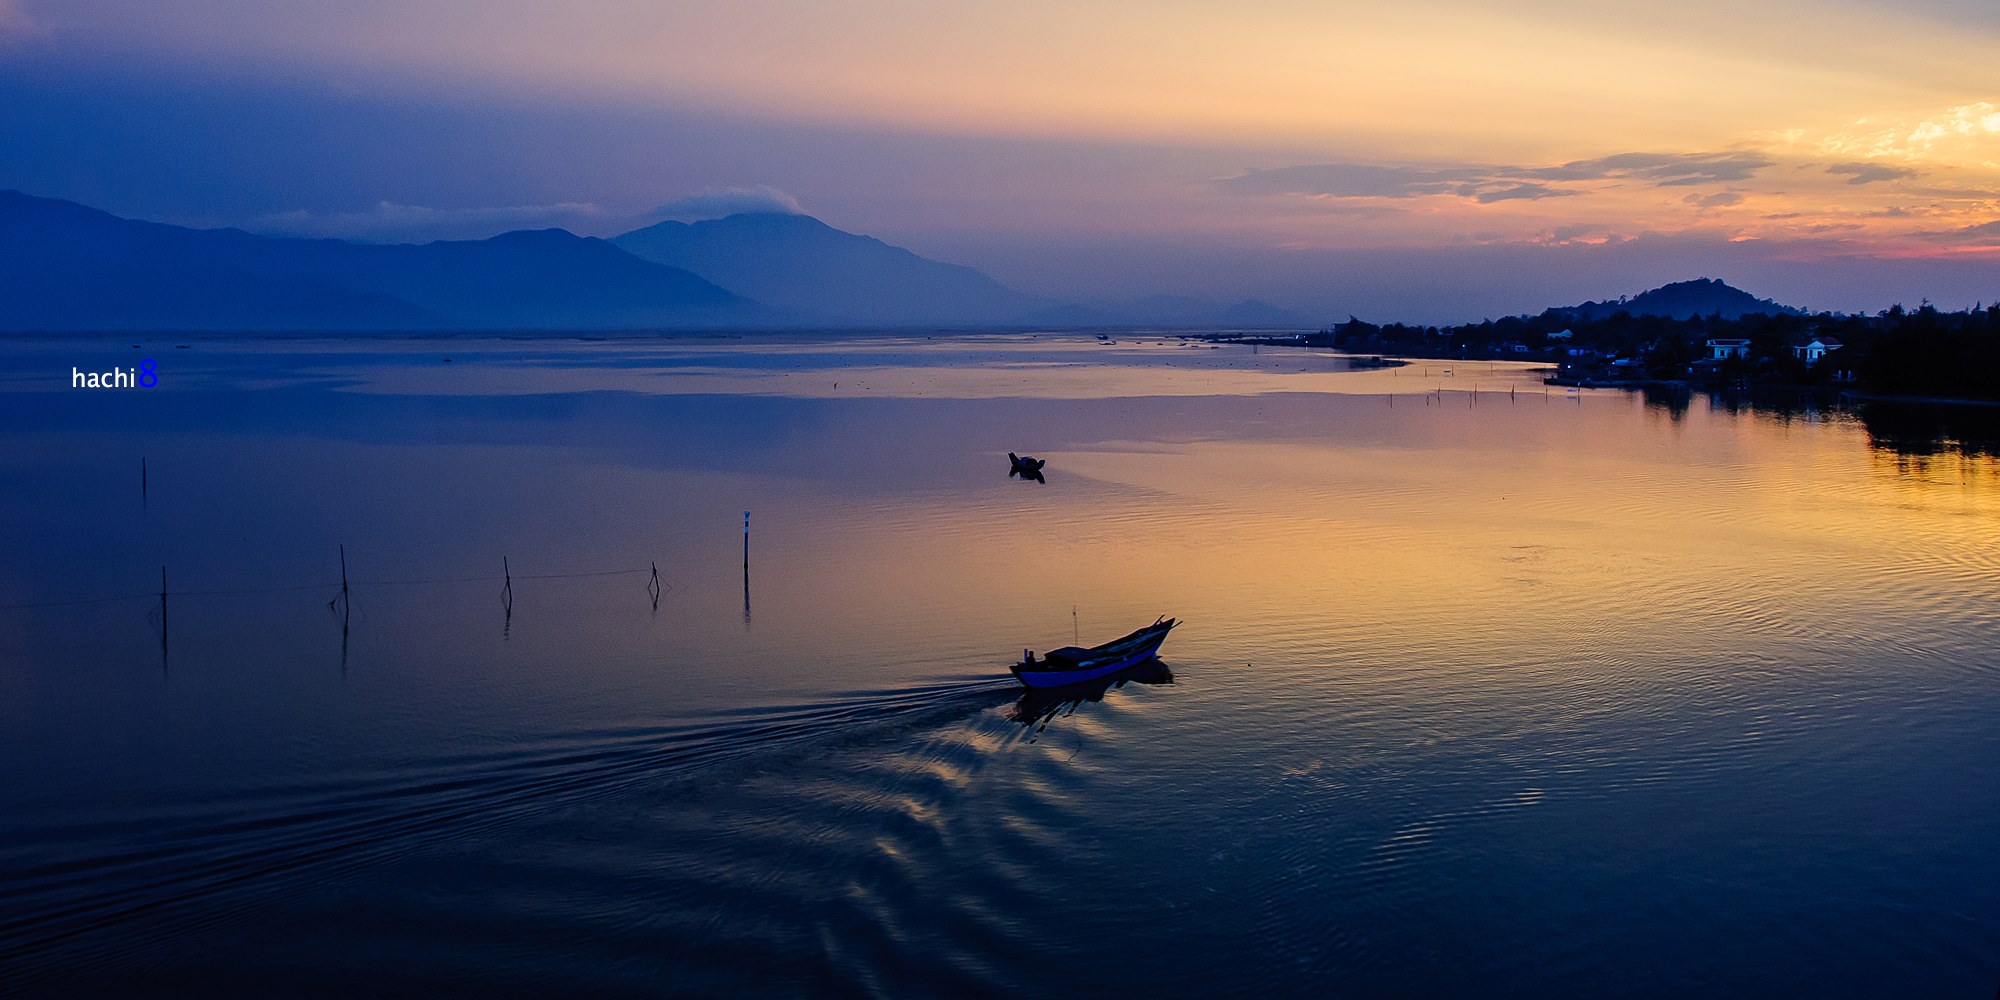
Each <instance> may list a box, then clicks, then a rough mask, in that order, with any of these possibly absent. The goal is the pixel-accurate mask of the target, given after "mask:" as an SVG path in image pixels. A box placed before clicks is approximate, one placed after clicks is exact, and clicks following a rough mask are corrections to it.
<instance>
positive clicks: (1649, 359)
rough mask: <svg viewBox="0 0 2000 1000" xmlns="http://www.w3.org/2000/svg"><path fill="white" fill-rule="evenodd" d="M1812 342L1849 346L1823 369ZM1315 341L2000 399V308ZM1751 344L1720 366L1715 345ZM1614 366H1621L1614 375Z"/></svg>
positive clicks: (1633, 322)
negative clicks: (1808, 347)
mask: <svg viewBox="0 0 2000 1000" xmlns="http://www.w3.org/2000/svg"><path fill="white" fill-rule="evenodd" d="M1814 338H1819V339H1820V340H1822V342H1824V341H1826V340H1828V339H1829V338H1830V339H1832V340H1834V341H1837V342H1838V343H1839V345H1840V346H1839V347H1838V348H1836V349H1834V350H1832V351H1830V352H1828V353H1826V354H1825V355H1824V356H1823V357H1821V358H1819V359H1817V360H1816V361H1812V360H1808V359H1807V357H1806V356H1804V355H1805V354H1806V353H1807V352H1801V351H1798V350H1795V348H1799V347H1802V346H1804V345H1805V344H1807V343H1808V342H1809V341H1811V340H1812V339H1814ZM1307 340H1308V342H1312V343H1319V344H1323V345H1325V346H1329V347H1333V348H1336V349H1339V350H1344V351H1350V352H1356V353H1369V354H1403V355H1409V356H1415V357H1434V358H1515V359H1520V360H1550V361H1556V362H1558V363H1560V364H1563V365H1564V366H1565V368H1566V370H1569V371H1573V372H1575V373H1577V374H1579V375H1589V374H1610V373H1611V372H1613V371H1614V370H1615V371H1616V372H1617V373H1618V374H1620V375H1622V376H1624V377H1627V378H1630V379H1635V380H1636V379H1657V380H1687V379H1695V380H1703V379H1712V380H1718V381H1748V382H1757V383H1765V384H1790V385H1823V384H1830V383H1833V382H1836V381H1841V382H1852V383H1853V385H1854V387H1855V388H1860V389H1865V390H1867V391H1870V392H1877V393H1885V394H1894V395H1911V396H1940V397H1952V398H1965V399H2000V304H1996V305H1992V306H1983V305H1982V306H1975V307H1973V308H1971V309H1966V310H1962V311H1958V312H1946V311H1943V310H1940V309H1938V308H1937V307H1935V306H1933V305H1931V304H1930V303H1928V302H1925V303H1923V304H1922V305H1920V306H1919V307H1918V308H1916V309H1905V308H1904V307H1902V306H1901V305H1897V306H1894V307H1892V308H1889V309H1885V310H1883V311H1881V312H1879V313H1876V314H1875V315H1872V316H1869V315H1848V314H1841V313H1818V314H1804V313H1799V314H1777V315H1771V314H1764V313H1753V314H1750V315H1746V316H1741V317H1738V318H1733V319H1732V318H1724V317H1723V316H1721V315H1719V314H1713V315H1709V316H1689V317H1685V318H1679V319H1676V318H1673V317H1667V316H1651V315H1636V316H1635V315H1633V314H1631V313H1629V312H1623V311H1620V312H1616V313H1613V314H1611V315H1609V316H1604V317H1602V318H1586V317H1584V316H1582V315H1579V314H1577V313H1576V312H1574V311H1570V310H1560V309H1550V310H1548V311H1546V312H1543V313H1542V314H1541V315H1539V316H1508V317H1503V318H1501V319H1490V320H1486V321H1483V322H1480V323H1467V324H1463V325H1459V326H1414V325H1409V324H1403V323H1391V324H1386V325H1376V324H1373V323H1369V322H1365V321H1363V320H1359V319H1355V318H1353V317H1349V319H1348V321H1347V322H1345V323H1340V324H1337V325H1335V326H1333V327H1330V328H1328V329H1325V330H1321V331H1320V332H1319V334H1318V335H1317V336H1315V337H1310V338H1307ZM1731 340H1735V341H1744V342H1746V343H1745V344H1744V346H1743V348H1742V349H1741V350H1740V351H1730V352H1728V353H1729V355H1730V356H1728V357H1725V358H1717V357H1716V356H1715V355H1716V353H1717V352H1716V350H1715V348H1714V347H1712V346H1711V344H1710V342H1711V341H1731ZM1614 363H1615V364H1616V365H1617V367H1616V369H1613V367H1612V366H1613V365H1614Z"/></svg>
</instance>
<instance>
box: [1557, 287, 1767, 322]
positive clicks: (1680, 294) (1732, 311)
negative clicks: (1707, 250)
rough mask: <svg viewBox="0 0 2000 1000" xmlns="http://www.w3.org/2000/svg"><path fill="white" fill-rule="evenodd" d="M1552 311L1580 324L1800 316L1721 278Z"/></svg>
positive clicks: (1660, 288) (1659, 288)
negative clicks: (1624, 317)
mask: <svg viewBox="0 0 2000 1000" xmlns="http://www.w3.org/2000/svg"><path fill="white" fill-rule="evenodd" d="M1549 311H1550V312H1552V313H1558V314H1565V315H1568V316H1570V317H1571V318H1573V319H1576V320H1578V321H1589V320H1599V319H1606V318H1608V317H1611V316H1615V315H1617V314H1618V313H1621V312H1624V313H1630V314H1631V315H1633V316H1665V317H1667V318H1669V319H1688V318H1690V317H1695V316H1713V315H1716V314H1720V315H1721V316H1722V318H1723V319H1741V318H1742V317H1744V316H1749V315H1752V314H1755V313H1762V314H1764V315H1766V316H1782V315H1795V314H1797V313H1798V312H1799V310H1797V309H1794V308H1792V307H1791V306H1784V305H1779V304H1778V303H1776V302H1773V301H1771V300H1770V299H1760V298H1758V297H1756V296H1754V295H1751V294H1750V293H1749V292H1746V291H1744V290H1742V289H1740V288H1736V287H1734V286H1731V285H1729V284H1727V283H1726V282H1723V281H1722V280H1720V279H1717V278H1696V279H1695V280H1693V281H1676V282H1673V283H1672V284H1667V285H1661V286H1660V287H1658V288H1655V289H1653V290H1651V291H1647V292H1641V293H1639V294H1638V295H1634V296H1632V297H1631V298H1626V299H1617V300H1615V301H1611V300H1607V301H1604V302H1585V303H1583V304H1581V305H1574V306H1564V307H1558V308H1555V309H1551V310H1549Z"/></svg>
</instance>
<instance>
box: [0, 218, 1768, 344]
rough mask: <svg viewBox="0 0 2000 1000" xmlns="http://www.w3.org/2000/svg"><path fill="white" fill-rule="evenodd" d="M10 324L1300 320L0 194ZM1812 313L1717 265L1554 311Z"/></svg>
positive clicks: (855, 267)
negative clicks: (179, 220)
mask: <svg viewBox="0 0 2000 1000" xmlns="http://www.w3.org/2000/svg"><path fill="white" fill-rule="evenodd" d="M0 258H3V259H5V260H6V261H7V266H6V267H5V268H0V330H48V331H61V330H107V331H108V330H271V331H286V330H327V331H338V330H453V329H459V330H508V329H513V330H612V329H626V330H658V329H732V328H733V329H748V328H764V329H771V328H792V329H796V328H815V327H819V328H854V327H873V328H899V327H901V328H910V327H923V328H932V329H960V328H979V327H983V328H989V329H991V328H1010V327H1011V328H1043V329H1061V328H1070V329H1077V328H1091V327H1131V326H1149V327H1170V328H1171V327H1179V328H1192V327H1223V328H1234V329H1301V328H1310V327H1311V326H1313V325H1315V324H1314V322H1313V320H1312V318H1311V317H1307V316H1303V315H1300V314H1298V313H1293V312H1289V311H1287V310H1284V309H1280V308H1278V307H1276V306H1272V305H1270V304H1268V303H1264V302H1259V301H1257V300H1254V299H1251V300H1245V301H1242V302H1237V303H1218V302H1208V301H1203V300H1198V299H1193V298H1187V297H1182V296H1166V295H1162V296H1152V297H1148V298H1141V299H1132V300H1125V301H1116V302H1101V303H1087V304H1083V303H1064V302H1056V301H1051V300H1047V299H1040V298H1036V297H1034V296H1030V295H1026V294H1023V293H1021V292H1018V291H1015V290H1014V289H1011V288H1008V287H1007V286H1005V285H1003V284H1001V283H1000V282H998V281H995V280H993V279H992V278H991V277H989V276H987V275H986V274H984V273H982V272H980V271H978V270H976V269H974V268H970V267H965V266H962V265H957V264H947V263H942V262H939V261H935V260H930V259H928V258H925V257H922V256H919V255H917V254H915V253H912V252H911V251H909V250H906V249H903V248H901V247H897V246H891V245H890V244H887V243H884V242H882V241H881V240H877V239H874V238H872V237H869V236H863V235H858V234H855V233H849V232H843V231H841V230H839V229H836V228H834V227H832V226H829V225H827V224H826V223H824V222H821V221H820V220H818V219H815V218H813V217H811V216H808V215H800V214H786V213H777V212H750V213H742V214H737V215H730V216H727V217H724V218H720V219H711V220H706V221H700V222H662V223H659V224H657V225H652V226H647V227H645V228H643V229H637V230H634V231H632V232H629V233H625V234H624V235H622V236H617V237H613V238H612V239H609V240H604V239H596V238H592V237H584V236H577V235H575V234H572V233H569V232H567V231H565V230H561V229H543V230H522V231H517V232H509V233H502V234H500V235H498V236H495V237H492V238H490V239H484V240H442V241H438V242H434V243H424V244H393V245H383V244H370V243H356V242H351V241H347V240H337V239H300V238H291V237H272V236H260V235H255V234H252V233H248V232H244V231H242V230H239V229H191V228H187V227H184V226H174V225H166V224H163V223H156V222H142V221H138V220H134V219H124V218H119V217H117V216H114V215H111V214H109V213H106V212H102V211H99V210H97V209H94V208H88V207H85V206H83V205H79V204H76V203H74V202H68V201H59V200H56V199H51V198H38V197H34V196H32V195H27V194H23V193H21V192H19V191H0ZM1550 311H1551V312H1554V313H1559V314H1564V315H1567V316H1571V317H1574V318H1575V319H1576V320H1579V321H1582V320H1589V319H1595V318H1602V317H1606V316H1611V315H1614V314H1616V313H1618V312H1620V311H1623V312H1628V313H1631V314H1633V315H1654V316H1669V317H1673V318H1686V317H1688V316H1691V315H1699V316H1708V315H1713V314H1718V313H1719V314H1720V315H1722V316H1723V317H1725V318H1729V319H1734V318H1737V317H1740V316H1743V315H1746V314H1750V313H1759V312H1761V313H1770V314H1777V313H1795V312H1797V310H1795V309H1791V308H1790V307H1787V306H1781V305H1779V304H1777V303H1775V302H1772V301H1770V300H1768V299H1759V298H1756V297H1755V296H1752V295H1750V294H1749V293H1748V292H1744V291H1742V290H1740V289H1736V288H1732V287H1730V286H1729V285H1727V284H1724V283H1723V282H1721V281H1718V280H1714V279H1706V278H1704V279H1699V280H1695V281H1682V282H1675V283H1673V284H1670V285H1665V286H1663V287H1660V288H1656V289H1653V290H1652V291H1648V292H1644V293H1642V294H1640V295H1637V296H1632V297H1628V298H1621V299H1618V300H1615V301H1604V302H1585V303H1582V304H1580V305H1575V306H1569V307H1564V308H1558V309H1554V310H1550Z"/></svg>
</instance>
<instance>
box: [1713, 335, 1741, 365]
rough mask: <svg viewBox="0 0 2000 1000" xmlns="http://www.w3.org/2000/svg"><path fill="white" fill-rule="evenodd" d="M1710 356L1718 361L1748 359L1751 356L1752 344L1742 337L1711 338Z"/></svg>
mask: <svg viewBox="0 0 2000 1000" xmlns="http://www.w3.org/2000/svg"><path fill="white" fill-rule="evenodd" d="M1708 356H1709V357H1710V358H1711V359H1713V360H1716V361H1722V360H1725V359H1728V358H1747V357H1749V356H1750V342H1749V341H1748V340H1745V339H1743V338H1741V337H1711V338H1710V339H1709V341H1708Z"/></svg>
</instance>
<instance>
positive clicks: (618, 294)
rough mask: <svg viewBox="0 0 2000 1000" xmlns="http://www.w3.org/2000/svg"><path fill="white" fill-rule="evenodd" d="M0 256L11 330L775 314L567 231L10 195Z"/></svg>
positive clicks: (1, 300) (547, 324)
mask: <svg viewBox="0 0 2000 1000" xmlns="http://www.w3.org/2000/svg"><path fill="white" fill-rule="evenodd" d="M0 256H4V258H5V259H6V261H7V262H8V264H7V266H6V267H5V268H0V329H14V330H85V329H222V330H229V329H267V330H299V329H405V328H408V329H433V328H489V329H491V328H542V329H605V328H621V327H689V326H732V325H733V326H740V325H745V324H750V323H756V322H768V321H769V319H770V317H771V315H772V314H771V313H769V312H768V311H766V310H762V309H760V308H759V307H758V306H757V305H756V304H755V303H752V302H750V301H748V300H746V299H744V298H742V297H740V296H738V295H735V294H733V293H731V292H729V291H726V290H724V289H723V288H721V287H718V286H717V285H715V284H714V283H713V282H710V281H707V280H704V279H702V278H700V277H697V276H696V275H693V274H690V273H688V272H687V271H684V270H681V269H679V268H674V267H669V266H665V265H661V264H657V263H653V262H650V261H644V260H640V259H638V258H636V257H634V256H632V255H631V254H628V253H626V252H624V251H623V250H620V249H619V248H617V247H616V246H613V245H612V244H610V243H608V242H605V241H603V240H598V239H586V238H583V237H579V236H574V235H572V234H570V233H568V232H565V231H563V230H559V229H550V230H542V231H538V232H514V233H504V234H502V235H500V236H496V237H493V238H492V239H487V240H464V241H442V242H437V243H426V244H422V245H396V246H377V245H371V244H361V243H350V242H346V241H343V240H324V239H322V240H314V239H279V238H272V237H264V236H255V235H252V234H250V233H246V232H242V231H241V230H235V229H213V230H203V229H189V228H185V227H181V226H170V225H163V224H159V223H152V222H139V221H135V220H131V219H121V218H118V217H117V216H113V215H110V214H108V213H105V212H100V211H98V210H96V209H93V208H86V207H84V206H82V205H78V204H75V203H73V202H67V201H58V200H55V199H50V198H36V197H33V196H30V195H26V194H22V193H21V192H18V191H0Z"/></svg>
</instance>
